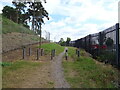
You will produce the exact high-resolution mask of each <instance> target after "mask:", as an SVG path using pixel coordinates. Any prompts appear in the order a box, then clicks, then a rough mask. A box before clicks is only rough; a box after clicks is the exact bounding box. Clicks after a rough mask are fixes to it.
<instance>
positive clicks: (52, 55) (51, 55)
mask: <svg viewBox="0 0 120 90" xmlns="http://www.w3.org/2000/svg"><path fill="white" fill-rule="evenodd" d="M52 59H53V50H51V60H52Z"/></svg>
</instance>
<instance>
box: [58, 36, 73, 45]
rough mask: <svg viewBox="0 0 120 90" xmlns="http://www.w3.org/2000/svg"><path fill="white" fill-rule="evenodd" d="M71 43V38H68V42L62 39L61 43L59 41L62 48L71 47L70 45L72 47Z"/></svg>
mask: <svg viewBox="0 0 120 90" xmlns="http://www.w3.org/2000/svg"><path fill="white" fill-rule="evenodd" d="M70 41H71V38H69V37H67V40H66V41H64V39H63V38H61V39H60V41H59V44H60V45H61V46H69V45H70Z"/></svg>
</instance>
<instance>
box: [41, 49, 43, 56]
mask: <svg viewBox="0 0 120 90" xmlns="http://www.w3.org/2000/svg"><path fill="white" fill-rule="evenodd" d="M41 56H43V49H42V48H41Z"/></svg>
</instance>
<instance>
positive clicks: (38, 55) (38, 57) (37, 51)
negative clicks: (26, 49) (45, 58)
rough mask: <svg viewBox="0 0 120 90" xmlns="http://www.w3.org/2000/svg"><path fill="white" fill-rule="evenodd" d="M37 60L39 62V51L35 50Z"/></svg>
mask: <svg viewBox="0 0 120 90" xmlns="http://www.w3.org/2000/svg"><path fill="white" fill-rule="evenodd" d="M37 60H39V49H37Z"/></svg>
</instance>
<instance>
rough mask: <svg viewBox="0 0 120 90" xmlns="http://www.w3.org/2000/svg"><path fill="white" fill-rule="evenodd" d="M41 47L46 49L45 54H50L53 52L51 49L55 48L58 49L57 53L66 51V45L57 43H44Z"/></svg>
mask: <svg viewBox="0 0 120 90" xmlns="http://www.w3.org/2000/svg"><path fill="white" fill-rule="evenodd" d="M41 47H42V48H43V49H44V50H45V54H49V55H50V54H51V50H53V49H55V50H56V55H58V54H60V53H61V52H63V51H64V47H62V46H60V45H58V44H55V43H48V44H43V45H42V46H41Z"/></svg>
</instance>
